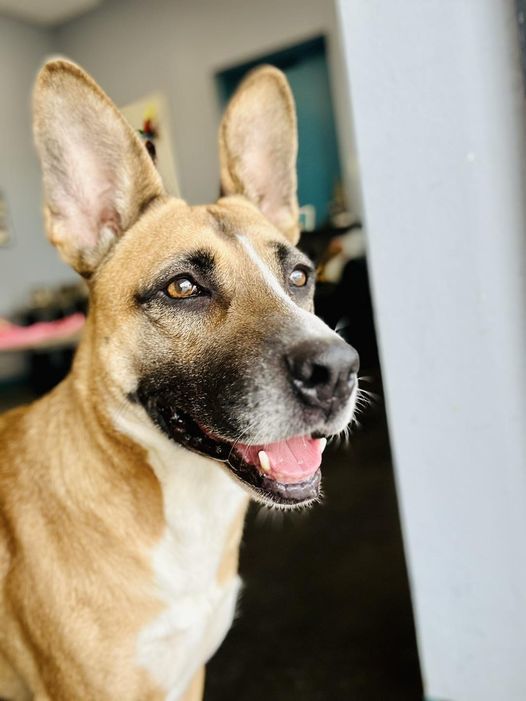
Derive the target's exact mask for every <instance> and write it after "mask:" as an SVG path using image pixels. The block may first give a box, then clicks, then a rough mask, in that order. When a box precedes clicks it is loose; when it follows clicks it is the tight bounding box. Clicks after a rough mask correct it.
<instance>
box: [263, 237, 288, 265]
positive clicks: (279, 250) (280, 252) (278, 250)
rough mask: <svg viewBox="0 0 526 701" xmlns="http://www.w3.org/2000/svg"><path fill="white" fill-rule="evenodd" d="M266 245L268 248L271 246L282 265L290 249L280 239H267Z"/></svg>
mask: <svg viewBox="0 0 526 701" xmlns="http://www.w3.org/2000/svg"><path fill="white" fill-rule="evenodd" d="M268 246H269V248H272V250H273V251H274V253H275V255H276V257H277V259H278V261H279V263H280V265H281V267H283V266H284V265H285V263H286V262H287V260H288V259H289V258H290V256H291V250H290V249H289V247H288V246H287V245H286V244H285V243H282V242H281V241H269V243H268Z"/></svg>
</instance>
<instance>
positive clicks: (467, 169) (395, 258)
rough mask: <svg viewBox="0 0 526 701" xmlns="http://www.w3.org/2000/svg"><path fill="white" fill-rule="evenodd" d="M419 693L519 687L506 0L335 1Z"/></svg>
mask: <svg viewBox="0 0 526 701" xmlns="http://www.w3.org/2000/svg"><path fill="white" fill-rule="evenodd" d="M339 4H340V9H341V16H342V22H343V30H344V35H345V50H346V56H347V61H348V66H349V73H350V84H351V86H352V99H353V105H354V119H355V124H356V141H357V147H358V154H359V159H360V164H361V170H362V186H363V196H364V207H365V214H366V221H367V230H368V234H369V263H370V267H371V272H372V281H373V295H374V300H375V309H376V314H377V326H378V329H379V333H380V345H381V352H382V368H383V372H384V378H385V385H386V392H387V397H388V410H389V411H388V413H389V423H390V428H391V436H392V439H393V449H394V457H395V462H396V469H397V479H398V487H399V496H400V499H401V509H402V521H403V527H404V533H405V541H406V549H407V554H408V560H409V570H410V577H411V581H412V592H413V599H414V604H415V609H416V623H417V631H418V639H419V646H420V654H421V661H422V664H423V675H424V682H425V689H426V693H427V695H428V696H429V697H433V698H437V699H447V701H524V699H526V664H525V661H526V555H525V545H524V536H525V533H526V431H525V427H526V391H525V390H526V363H525V348H526V197H525V193H526V172H525V169H524V164H525V163H526V115H525V104H524V82H523V80H522V76H521V75H520V62H519V51H518V36H517V21H516V17H515V15H514V2H513V0H463V1H462V2H459V0H427V1H426V2H422V1H421V0H400V1H399V2H385V0H339Z"/></svg>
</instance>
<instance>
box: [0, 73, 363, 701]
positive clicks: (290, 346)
mask: <svg viewBox="0 0 526 701" xmlns="http://www.w3.org/2000/svg"><path fill="white" fill-rule="evenodd" d="M33 104H34V135H35V142H36V146H37V151H38V154H39V157H40V161H41V165H42V170H43V179H44V198H45V202H44V214H45V222H46V229H47V232H48V237H49V239H50V240H51V242H52V243H53V244H54V245H55V246H56V247H57V249H58V251H59V252H60V255H61V256H62V258H63V259H64V260H65V261H67V262H68V263H69V264H70V265H71V266H72V267H73V268H74V269H75V270H76V271H77V272H78V273H80V274H81V275H82V276H83V277H84V278H85V279H86V280H87V284H88V286H89V290H90V308H89V313H88V316H87V320H86V324H85V329H84V331H83V337H82V339H81V342H80V344H79V347H78V350H77V352H76V356H75V359H74V363H73V367H72V370H71V372H70V374H69V375H68V376H67V378H66V379H65V380H64V381H63V382H62V383H61V384H59V385H58V386H57V387H56V388H55V389H54V390H53V391H51V393H49V394H48V395H47V396H45V397H43V398H42V399H39V400H37V401H36V402H34V403H33V404H31V405H29V406H27V407H22V408H17V409H14V410H12V411H10V412H8V413H7V414H4V415H3V417H2V418H1V419H0V445H1V456H0V504H1V508H0V581H1V594H0V620H1V625H0V697H2V698H3V699H6V700H7V701H25V700H26V699H35V700H36V701H95V700H96V701H116V700H117V699H118V700H119V701H160V700H161V699H162V700H163V701H165V700H169V701H176V700H179V699H184V700H185V701H197V700H198V699H201V698H202V694H203V684H204V681H203V679H204V665H205V663H206V662H207V660H208V659H209V658H210V657H211V655H213V654H214V652H215V651H216V649H217V648H218V646H219V645H220V643H221V642H222V640H223V638H224V636H225V635H226V632H227V631H228V629H229V627H230V625H231V623H232V619H233V616H234V611H235V606H236V600H237V596H238V592H239V587H240V579H239V576H238V574H237V560H238V548H239V543H240V538H241V535H242V530H243V520H244V516H245V511H246V508H247V504H248V502H249V500H250V498H252V499H254V500H256V501H259V502H261V503H263V504H266V505H268V506H271V507H279V508H297V507H305V506H308V505H309V504H311V503H313V502H315V501H316V500H317V499H318V498H319V495H320V469H319V466H320V462H321V457H322V451H323V448H324V447H325V443H326V439H327V438H328V437H330V436H332V435H333V434H336V433H339V432H340V431H342V430H343V429H344V428H345V427H346V426H347V425H348V424H349V422H350V421H351V418H352V415H353V411H354V405H355V399H356V394H357V387H358V380H357V371H358V355H357V353H356V351H355V350H354V349H353V348H351V346H349V345H347V344H346V343H345V342H344V341H343V340H342V339H341V338H340V337H339V336H338V335H337V334H336V333H335V332H333V331H332V330H331V329H329V327H328V326H326V325H325V324H324V323H323V322H322V321H321V320H320V319H319V318H317V317H316V316H315V315H314V313H313V290H314V282H315V281H314V270H313V266H312V264H311V262H310V260H308V259H307V258H306V257H305V256H304V255H303V254H302V253H300V251H299V250H298V249H297V248H296V247H295V245H296V243H297V242H298V238H299V229H298V204H297V197H296V173H295V163H296V155H297V135H296V115H295V107H294V102H293V98H292V95H291V91H290V88H289V86H288V84H287V81H286V78H285V77H284V75H283V74H282V73H281V72H280V71H279V70H277V69H276V68H273V67H270V66H264V67H261V68H259V69H256V70H255V71H254V72H252V73H251V74H249V75H248V77H246V78H245V80H244V81H243V83H242V84H241V86H240V87H239V88H238V90H237V92H236V93H235V95H234V97H233V98H232V100H231V102H230V104H229V106H228V108H227V110H226V112H225V115H224V117H223V120H222V123H221V127H220V135H219V151H220V166H221V186H222V196H221V197H220V198H219V199H218V200H217V201H216V202H215V203H214V204H211V205H206V206H190V205H188V204H187V203H186V202H184V201H183V200H181V199H175V198H172V197H169V196H168V195H167V194H166V193H165V191H164V189H163V185H162V183H161V180H160V178H159V175H158V173H157V171H156V169H155V167H154V165H153V163H152V161H151V159H150V158H149V156H148V153H147V151H146V149H145V148H144V146H143V144H142V142H141V141H140V139H139V137H138V136H137V134H136V133H135V132H134V130H133V129H132V128H131V126H130V125H129V124H128V123H127V122H126V121H125V119H124V118H123V116H122V115H121V114H120V113H119V111H118V110H117V108H116V107H115V106H114V104H113V103H112V102H111V101H110V99H109V98H108V97H107V96H106V94H105V93H104V92H103V91H102V90H101V88H100V87H98V85H97V84H96V83H95V82H94V81H93V80H92V79H91V78H90V77H89V76H88V75H87V74H86V73H85V72H84V71H83V70H82V69H81V68H80V67H78V66H77V65H75V64H74V63H71V62H69V61H67V60H62V59H57V60H53V61H50V62H48V63H46V64H45V65H44V67H43V68H42V69H41V71H40V73H39V75H38V78H37V81H36V85H35V90H34V103H33ZM196 109H197V107H196Z"/></svg>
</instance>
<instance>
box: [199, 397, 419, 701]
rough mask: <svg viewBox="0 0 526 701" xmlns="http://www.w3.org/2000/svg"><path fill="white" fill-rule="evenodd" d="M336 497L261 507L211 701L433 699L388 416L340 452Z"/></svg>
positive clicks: (213, 674)
mask: <svg viewBox="0 0 526 701" xmlns="http://www.w3.org/2000/svg"><path fill="white" fill-rule="evenodd" d="M323 484H324V491H325V499H324V502H323V504H322V505H319V506H316V507H314V508H313V509H311V510H310V511H308V512H304V513H286V514H283V513H275V512H272V513H270V512H266V511H264V510H261V509H258V508H257V507H253V508H252V510H251V512H250V516H249V519H248V523H247V527H246V532H245V538H244V545H243V549H242V554H241V574H242V577H243V580H244V583H245V588H244V592H243V595H242V599H241V602H240V605H239V616H238V619H237V620H236V622H235V624H234V627H233V628H232V630H231V631H230V633H229V635H228V637H227V639H226V641H225V643H224V644H223V646H222V647H221V649H220V650H219V652H218V653H217V654H216V656H215V657H214V658H213V660H212V661H211V663H210V664H209V666H208V670H207V686H206V694H205V699H206V701H232V700H233V699H235V700H236V701H259V699H261V700H262V701H263V700H264V701H270V700H272V701H291V700H292V699H298V700H299V699H301V701H421V699H422V688H421V682H420V673H419V667H418V659H417V651H416V643H415V636H414V630H413V620H412V612H411V604H410V598H409V590H408V582H407V575H406V571H405V564H404V555H403V550H402V542H401V535H400V527H399V521H398V513H397V504H396V496H395V488H394V482H393V472H392V465H391V458H390V453H389V443H388V437H387V429H386V425H385V416H384V413H383V409H382V408H381V407H380V408H377V409H376V411H373V412H372V415H371V414H370V415H369V418H368V419H367V418H366V419H365V423H364V426H363V428H362V430H361V431H357V432H356V433H355V434H354V436H353V437H352V439H351V445H350V447H349V448H347V449H343V448H341V449H332V450H331V449H328V450H327V454H326V457H325V459H324V466H323Z"/></svg>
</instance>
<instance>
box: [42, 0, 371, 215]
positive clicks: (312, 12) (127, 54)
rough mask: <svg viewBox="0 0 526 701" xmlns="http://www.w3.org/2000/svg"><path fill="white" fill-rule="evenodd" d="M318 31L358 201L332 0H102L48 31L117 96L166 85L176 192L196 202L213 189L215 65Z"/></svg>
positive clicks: (216, 179)
mask: <svg viewBox="0 0 526 701" xmlns="http://www.w3.org/2000/svg"><path fill="white" fill-rule="evenodd" d="M320 33H324V34H326V35H327V36H328V39H329V67H330V71H331V78H332V79H333V80H334V83H335V85H334V86H333V87H334V89H333V94H334V99H335V111H336V120H337V128H338V130H339V137H340V139H341V145H342V153H343V155H344V157H343V158H342V161H343V168H344V171H345V175H346V176H347V180H348V183H349V188H350V190H351V191H352V193H353V195H354V204H355V207H356V209H359V205H358V203H357V195H356V193H357V186H356V182H355V180H356V167H355V160H354V158H353V153H354V150H353V148H352V141H351V138H352V137H351V133H352V129H351V128H350V126H349V120H350V116H349V109H348V103H347V101H346V96H347V92H346V91H345V90H343V91H342V90H341V89H340V88H341V84H342V81H343V76H342V70H343V69H342V65H343V64H342V61H341V59H340V55H339V53H338V48H339V47H338V33H337V31H336V24H335V15H334V2H333V0H265V2H259V0H221V1H218V0H184V1H183V0H179V1H174V0H150V1H149V2H143V1H142V0H109V1H108V2H106V3H105V4H104V5H103V6H101V7H99V8H98V9H96V10H94V11H93V12H91V13H89V14H88V15H85V16H83V17H81V18H80V19H78V20H75V21H72V22H70V23H68V24H66V25H64V26H63V27H62V28H60V29H59V30H58V31H57V32H56V34H55V40H56V48H57V49H58V50H59V51H60V52H62V53H64V54H65V55H67V56H69V57H70V58H72V59H74V60H76V61H78V62H79V63H80V64H82V65H83V66H84V67H85V68H86V69H87V70H88V71H90V72H91V73H92V74H93V75H94V77H95V79H96V80H97V81H99V82H100V83H101V85H102V86H103V87H104V88H105V90H106V91H107V92H108V93H109V95H110V96H111V97H112V98H113V99H114V100H115V101H116V102H117V103H118V104H119V103H120V104H125V103H127V102H131V101H133V100H135V99H137V98H138V97H141V96H142V95H144V94H147V93H151V92H152V91H153V90H155V89H161V90H163V91H164V92H165V93H166V94H167V95H168V97H169V100H170V103H171V105H170V106H171V111H172V117H173V130H172V131H173V135H174V138H175V150H176V156H177V167H178V172H179V176H180V179H181V183H180V185H181V189H182V194H183V196H184V197H186V198H187V199H188V200H189V201H191V202H194V203H195V202H208V201H211V200H213V199H215V197H217V194H218V184H219V169H218V162H217V127H218V123H219V117H220V115H219V111H218V110H219V107H218V100H217V95H216V89H215V83H214V73H215V72H216V71H217V70H218V69H221V68H224V67H228V66H230V65H232V64H235V63H239V62H243V61H245V60H249V59H252V58H254V57H255V56H257V55H258V54H265V53H268V52H271V51H273V50H275V49H279V48H282V47H283V46H286V45H289V44H292V43H294V42H299V41H301V40H303V39H305V38H308V37H311V36H313V35H316V34H320Z"/></svg>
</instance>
